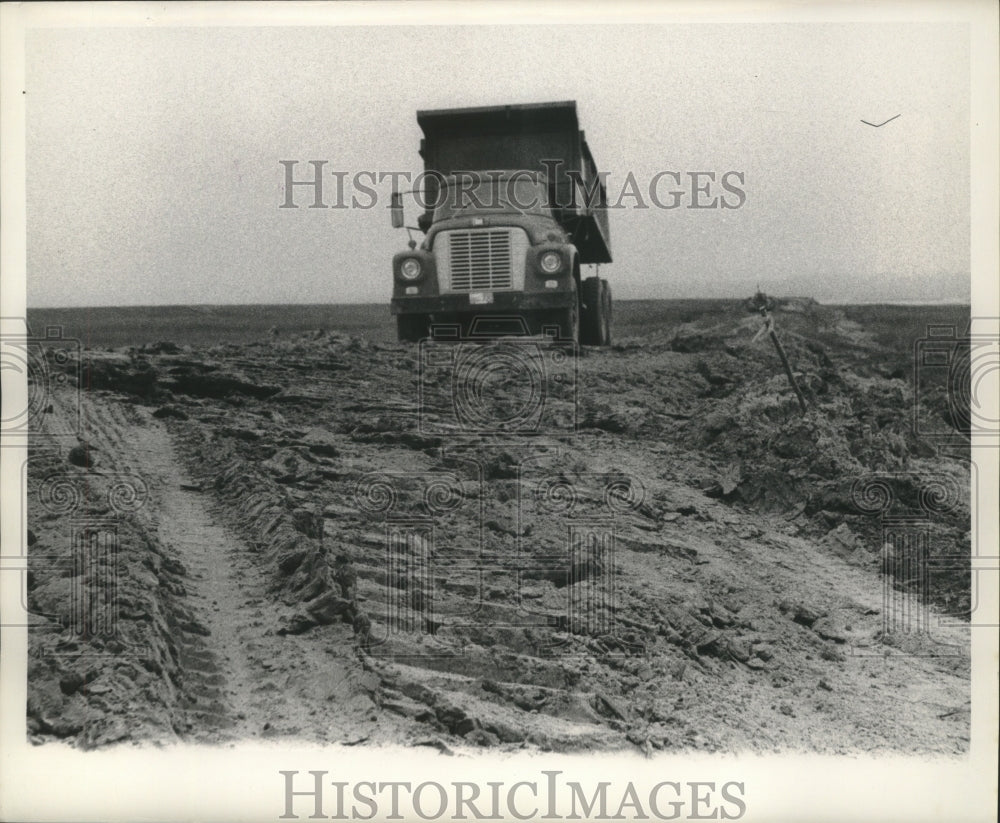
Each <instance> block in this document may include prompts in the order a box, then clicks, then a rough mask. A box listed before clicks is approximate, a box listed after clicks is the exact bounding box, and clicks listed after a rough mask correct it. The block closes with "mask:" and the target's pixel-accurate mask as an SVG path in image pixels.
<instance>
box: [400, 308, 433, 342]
mask: <svg viewBox="0 0 1000 823" xmlns="http://www.w3.org/2000/svg"><path fill="white" fill-rule="evenodd" d="M429 335H430V317H428V316H427V315H426V314H399V315H396V339H397V340H399V342H400V343H418V342H419V341H421V340H423V339H424V338H425V337H428V336H429Z"/></svg>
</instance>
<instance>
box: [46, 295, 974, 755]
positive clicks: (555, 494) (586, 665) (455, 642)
mask: <svg viewBox="0 0 1000 823" xmlns="http://www.w3.org/2000/svg"><path fill="white" fill-rule="evenodd" d="M808 312H812V313H813V315H811V316H810V315H808ZM783 330H784V332H785V335H786V345H787V347H788V349H789V353H790V356H791V358H792V360H793V363H794V364H795V368H796V369H797V371H798V374H799V378H800V380H801V382H802V383H803V385H804V386H805V387H806V391H807V397H808V399H809V402H810V410H809V412H808V413H807V414H806V415H805V416H804V417H803V416H802V415H801V414H800V413H799V412H798V408H797V404H796V402H795V398H794V396H793V395H791V393H790V391H789V390H788V388H787V385H785V384H784V383H783V379H784V378H783V375H782V373H781V371H780V367H779V368H775V364H776V361H775V358H774V357H773V353H770V352H768V351H767V349H766V348H764V347H762V346H751V345H750V344H749V339H750V338H751V337H752V334H753V331H754V329H753V328H752V325H751V324H750V323H749V322H748V321H747V320H745V319H743V318H741V317H725V318H718V317H713V318H707V319H703V320H701V321H698V320H696V321H694V322H692V323H690V324H685V325H684V326H679V327H674V328H670V329H662V330H657V331H651V333H650V334H649V335H648V336H647V337H646V338H645V339H641V340H640V339H630V340H629V339H626V340H623V341H621V342H620V343H619V344H618V345H616V346H614V347H613V348H611V349H609V350H596V349H585V350H583V351H582V352H580V353H579V356H578V357H577V356H572V352H570V353H569V354H568V355H567V353H566V351H565V349H564V348H563V349H560V348H559V347H556V346H553V345H552V344H550V343H548V342H546V341H521V342H520V343H519V344H517V345H518V346H520V348H517V347H516V346H515V347H514V348H510V347H507V349H504V348H502V347H500V348H497V347H490V346H482V345H479V346H464V347H463V344H460V345H459V346H455V344H447V345H445V344H431V346H430V347H429V348H427V347H424V348H419V347H416V348H415V347H412V346H411V347H404V346H402V345H392V344H373V343H370V342H367V341H364V340H360V339H357V338H350V337H346V336H343V335H338V334H336V333H317V334H315V335H306V336H301V337H296V338H293V339H281V338H278V339H276V340H273V341H270V342H268V343H267V344H251V345H245V346H242V345H241V346H236V345H227V346H219V347H214V348H198V349H194V348H180V347H176V346H166V345H165V346H156V347H151V348H148V349H146V350H145V351H135V350H133V351H132V352H131V353H127V352H122V353H98V352H89V353H86V354H85V358H86V366H87V367H86V368H85V370H84V378H83V381H84V387H85V390H84V391H82V392H80V393H77V392H76V391H75V390H74V388H73V387H71V386H70V387H63V388H60V389H58V390H54V393H53V396H52V411H51V413H50V414H46V415H43V416H42V418H41V420H42V429H41V431H40V432H39V437H38V438H36V441H35V443H34V444H33V455H32V460H31V464H30V467H29V528H30V529H31V536H30V540H31V543H32V549H31V550H32V552H33V555H32V556H33V558H39V559H38V560H35V561H33V563H34V566H33V572H32V575H31V579H30V580H29V598H30V600H29V602H30V604H31V606H32V609H33V610H34V611H35V612H36V613H38V614H39V615H46V616H47V617H46V618H45V619H46V620H47V621H48V623H47V625H48V626H49V628H48V629H46V628H45V627H44V626H42V627H40V628H38V629H34V630H32V632H31V654H30V660H31V663H30V673H29V680H30V682H29V695H30V696H29V706H28V718H29V734H30V735H31V738H32V739H33V740H35V741H36V742H44V741H45V740H47V739H51V738H52V737H59V738H63V739H70V740H73V741H74V742H76V743H77V744H78V745H81V746H98V745H105V744H107V743H111V742H115V741H136V742H142V741H153V740H156V741H164V740H177V739H183V740H195V741H202V742H218V743H223V742H233V741H238V740H242V739H247V738H253V737H258V736H260V737H275V738H305V739H309V740H322V741H330V742H336V741H342V742H349V743H357V744H362V743H363V744H366V745H371V744H377V743H380V742H390V741H391V742H404V743H409V744H413V745H416V744H422V745H430V746H434V747H436V748H438V749H441V750H445V749H456V748H461V747H476V746H487V747H500V748H504V749H518V748H522V747H528V748H541V749H554V750H579V749H593V748H600V749H615V748H631V747H638V748H639V749H641V750H644V751H647V752H653V751H655V750H661V749H662V750H678V749H689V748H697V749H703V750H707V751H780V750H788V749H795V750H806V751H816V752H826V753H836V752H851V751H882V750H895V751H903V752H913V753H915V752H938V753H960V752H963V751H965V750H966V748H967V746H968V737H969V726H968V724H969V715H968V706H969V660H968V631H967V628H964V627H963V624H962V623H961V621H960V620H959V621H951V624H949V625H946V626H942V625H939V624H940V623H941V622H942V612H943V611H945V610H947V611H949V612H960V611H961V607H962V605H963V604H962V603H961V596H962V595H961V592H962V580H963V578H962V576H961V574H958V576H957V577H956V579H954V580H952V579H947V580H943V581H942V580H937V579H935V581H931V582H932V584H933V585H932V586H930V588H929V589H928V587H927V586H923V588H922V587H921V585H916V584H914V582H913V580H909V579H905V577H906V576H905V575H902V574H901V573H900V570H901V569H912V568H917V566H913V565H912V562H911V561H913V558H912V557H909V556H907V557H903V556H902V555H903V554H905V553H906V552H907V551H911V550H912V551H917V550H918V549H919V550H921V551H923V550H924V549H921V548H920V547H921V546H925V545H927V544H926V543H920V542H919V540H917V542H913V541H912V540H911V541H910V542H908V543H907V542H906V541H903V542H897V543H892V539H895V538H893V537H892V535H889V537H890V538H892V539H890V541H889V544H888V545H887V544H886V535H887V532H886V526H885V521H884V519H882V518H883V516H884V514H885V512H886V511H888V510H889V509H888V508H887V507H883V509H872V508H871V507H870V506H869V508H868V509H864V508H859V507H858V505H857V504H858V502H859V501H858V495H859V494H861V495H862V498H861V502H865V499H866V498H864V495H868V497H871V495H872V494H874V492H872V489H873V488H874V489H876V490H878V489H887V490H888V494H889V496H890V498H891V500H892V501H895V503H894V504H893V505H896V504H898V505H903V506H904V507H905V506H906V505H908V503H909V501H911V500H912V499H916V498H917V497H919V496H920V494H921V493H922V491H926V489H927V488H932V490H937V491H936V493H937V497H936V498H935V499H936V500H937V501H938V503H939V504H940V503H941V499H942V494H944V492H949V493H951V492H954V494H953V497H954V499H953V500H950V502H948V504H947V505H943V504H942V505H939V506H938V508H937V509H933V510H930V511H928V510H927V509H926V507H925V508H924V509H922V510H920V512H921V513H922V515H923V519H922V520H921V521H920V522H919V523H918V532H919V534H924V535H930V536H931V538H932V539H931V540H930V544H931V545H932V546H933V547H934V548H933V550H934V551H939V552H942V553H944V554H960V553H961V551H963V547H964V551H965V553H966V554H967V552H968V543H967V539H968V529H969V524H968V503H967V498H968V483H969V479H968V468H967V465H966V464H965V463H963V461H962V459H961V456H960V455H957V456H956V455H954V454H952V453H945V452H935V451H933V447H928V446H927V445H926V444H923V443H921V442H919V441H918V439H917V438H916V437H914V435H913V434H912V433H910V432H908V430H907V425H908V419H907V416H906V415H907V409H906V408H905V402H906V401H905V398H906V390H905V389H906V387H905V384H904V381H903V379H902V378H899V377H894V376H892V375H891V374H887V373H880V371H879V369H880V368H882V366H880V363H881V362H882V360H885V361H886V362H888V360H890V359H891V357H892V356H894V355H893V353H891V352H885V351H883V350H882V349H880V347H879V346H878V345H877V344H875V343H874V342H873V340H872V339H871V338H870V336H868V335H866V334H865V332H864V330H863V329H859V328H857V327H855V326H853V325H851V324H849V323H847V322H846V321H844V319H843V318H842V317H838V316H837V315H836V313H834V312H832V311H831V310H825V309H822V308H819V307H807V308H806V310H805V313H803V312H802V310H801V309H800V310H797V311H796V312H793V311H791V310H790V311H789V312H788V314H787V315H786V316H785V317H784V321H783ZM462 358H466V360H465V361H463V360H462ZM880 358H881V359H880ZM536 367H537V368H536ZM462 369H466V371H464V372H463V371H462ZM532 369H536V371H532ZM456 375H458V377H456ZM532 380H537V381H540V382H538V383H537V385H536V384H533V383H532V382H531V381H532ZM529 384H530V385H536V388H537V389H538V393H537V394H530V393H529V394H526V393H525V386H526V385H529ZM88 386H89V389H88V388H86V387H88ZM538 398H542V400H543V401H544V402H539V400H538ZM77 404H79V405H80V408H81V410H82V413H83V414H82V420H81V425H80V431H79V434H80V437H81V439H82V441H83V443H85V448H84V449H82V450H78V451H77V452H76V453H75V456H74V454H71V451H70V447H71V446H73V445H77V444H76V443H75V441H74V442H73V443H68V442H67V441H66V440H65V439H59V438H56V437H54V436H47V434H46V433H47V432H48V434H49V435H53V434H54V433H55V432H56V431H60V430H62V429H61V428H60V427H62V428H65V425H64V424H65V421H66V420H67V419H69V418H70V417H71V414H72V413H73V412H74V410H75V409H76V407H77ZM498 421H499V422H498ZM53 478H57V479H58V478H61V480H59V482H61V483H64V484H68V485H69V486H72V487H73V488H75V489H76V490H77V492H78V494H77V496H76V497H75V498H74V499H75V500H76V501H77V502H76V503H75V504H74V506H73V507H71V508H70V509H67V507H66V506H63V507H62V508H59V507H53V505H52V499H53V497H52V494H51V490H52V488H53V483H54V482H55V481H54V480H53ZM130 478H131V479H130ZM136 478H138V480H136ZM123 479H124V481H125V482H127V483H131V486H130V488H132V489H133V491H134V490H136V489H138V490H139V492H137V493H136V494H135V495H134V499H133V500H132V501H131V505H129V506H121V505H113V504H112V503H113V495H111V490H112V489H113V488H114V486H115V484H116V483H119V484H120V482H122V481H123ZM859 482H860V483H861V485H860V486H859V485H858V484H859ZM866 484H867V485H866ZM859 489H860V492H859ZM942 489H944V492H943V491H942ZM866 490H867V491H866ZM852 494H853V497H852ZM925 496H926V495H925ZM919 499H920V500H924V497H919ZM109 501H112V502H109ZM119 502H120V501H119ZM963 506H964V507H963ZM912 508H913V507H912V506H910V508H909V509H907V511H910V509H912ZM893 511H895V510H893ZM910 513H911V514H912V511H911V512H910ZM84 522H85V523H89V525H87V526H86V529H85V531H84V532H83V533H85V534H88V535H89V534H96V533H98V532H99V531H100V529H104V530H105V532H106V533H108V534H111V533H113V534H114V538H113V541H112V543H109V544H108V545H112V548H111V550H109V551H108V552H106V553H105V555H104V559H103V560H101V561H100V562H99V563H97V564H96V565H93V566H92V567H86V568H84V567H81V566H79V565H76V566H74V557H78V556H79V553H80V551H81V549H80V545H81V544H80V540H79V535H80V534H81V532H80V529H81V528H82V527H81V526H80V523H84ZM101 523H103V524H104V525H100V524H101ZM108 523H110V524H111V525H110V526H109V525H108ZM920 530H922V531H920ZM105 532H102V533H105ZM94 539H96V538H94ZM102 539H103V538H102ZM963 541H964V542H963ZM84 542H86V541H84ZM92 543H93V539H92V540H91V543H90V544H88V545H91V544H92ZM913 546H916V547H917V548H912V547H913ZM907 547H910V548H907ZM897 555H899V556H897ZM42 558H56V560H44V561H43V560H42ZM907 563H910V564H911V565H909V566H908V565H907ZM919 568H921V569H922V568H924V567H923V566H920V567H919ZM109 579H110V580H113V581H114V585H112V586H109V583H108V580H109ZM964 579H965V581H966V582H967V576H966V577H965V578H964ZM925 582H926V581H925ZM966 590H967V589H966ZM109 591H110V592H113V598H112V595H109V594H108V592H109ZM74 593H75V594H74ZM81 597H82V598H83V599H84V600H85V601H86V602H89V603H91V604H92V605H93V604H95V603H97V604H98V605H100V604H101V603H104V601H102V600H101V599H100V598H102V597H103V598H105V600H107V601H108V602H109V603H110V602H111V599H113V600H114V604H115V607H114V609H113V612H114V614H115V621H116V622H115V625H114V626H113V627H112V629H113V630H104V631H92V630H88V631H83V632H81V630H80V629H79V626H78V625H77V624H72V621H70V620H67V619H66V617H65V612H66V611H67V609H66V603H67V602H68V601H69V602H77V601H78V600H79V599H80V598H81ZM73 598H76V600H74V599H73ZM88 598H89V599H88ZM109 598H110V599H109ZM965 607H966V608H967V603H966V604H965ZM40 620H41V618H40ZM921 620H923V621H926V622H920V621H921ZM84 622H86V621H84ZM74 626H76V630H74Z"/></svg>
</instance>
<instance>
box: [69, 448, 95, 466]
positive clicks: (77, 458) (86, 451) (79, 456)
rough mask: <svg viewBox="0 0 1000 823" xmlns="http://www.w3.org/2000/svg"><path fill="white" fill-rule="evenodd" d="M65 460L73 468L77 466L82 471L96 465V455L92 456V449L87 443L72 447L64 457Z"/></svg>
mask: <svg viewBox="0 0 1000 823" xmlns="http://www.w3.org/2000/svg"><path fill="white" fill-rule="evenodd" d="M66 459H67V460H69V462H70V463H72V464H73V465H74V466H79V467H80V468H83V469H89V468H91V467H92V466H94V465H96V464H97V455H96V454H94V447H93V446H91V445H90V444H89V443H82V444H80V445H78V446H73V448H71V449H70V450H69V454H68V455H66Z"/></svg>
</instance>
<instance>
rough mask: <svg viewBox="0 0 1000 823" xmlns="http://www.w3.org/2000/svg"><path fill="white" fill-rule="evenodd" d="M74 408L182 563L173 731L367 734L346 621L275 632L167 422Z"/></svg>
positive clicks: (272, 612) (100, 404)
mask: <svg viewBox="0 0 1000 823" xmlns="http://www.w3.org/2000/svg"><path fill="white" fill-rule="evenodd" d="M64 402H65V399H64ZM83 408H84V413H85V420H86V429H87V435H88V437H89V441H90V443H91V444H92V446H94V447H96V449H97V450H98V452H97V453H98V454H99V455H100V459H101V470H104V471H106V470H109V469H114V470H116V471H122V472H127V473H130V474H133V475H137V476H139V477H141V478H142V479H143V480H144V481H145V482H146V484H147V486H148V489H149V505H148V507H147V508H146V510H144V512H143V517H144V519H147V518H148V520H147V525H148V527H149V529H150V531H151V532H152V533H153V534H154V535H155V538H156V539H157V540H158V542H159V543H161V544H162V545H163V547H164V548H165V549H167V550H168V551H169V550H172V551H173V552H174V553H175V554H176V556H177V558H178V560H179V562H180V564H181V566H182V567H183V574H184V577H185V581H186V582H185V586H184V590H185V597H184V601H185V602H184V605H185V607H186V608H187V609H188V610H189V611H190V612H191V613H192V614H193V615H194V618H195V619H194V620H192V621H190V622H187V623H185V624H182V625H181V626H180V629H181V630H180V631H178V632H177V633H176V635H175V640H176V641H177V648H178V652H179V663H180V666H181V669H182V670H183V672H184V687H185V688H184V693H185V696H184V697H183V698H182V699H181V706H180V708H181V709H182V710H183V712H184V714H185V715H186V717H187V720H186V722H185V723H184V725H186V727H187V733H186V734H183V733H182V735H181V736H182V737H185V738H186V739H188V740H190V741H191V742H208V743H219V742H226V741H237V740H246V739H253V738H255V737H263V738H268V737H277V736H295V737H298V738H304V739H318V740H324V741H328V742H335V741H340V742H346V743H356V742H361V741H363V740H368V739H369V738H370V737H371V726H372V724H373V722H374V719H375V716H374V715H373V714H372V709H373V704H372V701H371V699H370V697H368V694H369V693H370V691H371V689H372V688H373V686H374V683H375V682H376V681H375V680H374V679H373V677H372V676H371V675H369V674H366V673H365V672H363V671H362V670H361V667H360V666H359V664H358V661H357V659H356V656H355V655H354V654H353V653H351V651H350V648H351V644H350V642H349V639H348V638H349V637H350V632H349V630H345V631H344V634H345V638H344V639H348V640H347V642H345V643H344V644H343V646H341V645H340V644H334V646H333V647H328V644H329V641H330V638H329V637H327V638H326V639H325V640H324V639H322V638H320V637H318V636H316V635H303V636H287V637H281V636H276V635H275V633H274V628H275V627H276V623H275V616H276V613H280V609H276V605H275V603H274V599H273V594H272V593H270V592H269V591H268V581H267V578H266V575H265V573H264V572H263V571H262V569H261V568H260V567H259V565H258V563H257V562H256V559H255V557H254V555H253V552H252V551H251V549H250V547H248V546H247V544H246V543H245V541H243V540H242V539H241V538H240V537H239V536H238V535H236V534H235V533H234V532H233V531H232V530H231V529H229V528H228V527H226V526H225V525H223V523H222V522H221V513H220V512H219V511H218V504H213V503H211V502H209V500H210V498H208V497H207V491H203V490H202V485H201V484H200V483H199V482H198V481H197V480H195V479H194V478H193V477H192V476H191V474H190V473H189V472H188V471H187V470H186V469H185V467H184V463H183V461H182V460H181V456H180V455H179V454H178V451H177V449H176V448H175V446H174V443H173V440H172V438H171V436H170V434H169V433H168V431H167V429H166V427H165V426H164V425H163V424H162V423H161V422H160V421H158V420H156V419H154V418H153V417H151V415H150V414H149V410H147V409H137V408H136V407H133V406H125V405H122V404H119V403H116V402H115V401H114V400H109V399H105V398H100V397H85V399H84V406H83ZM268 618H270V619H268ZM345 647H346V650H347V651H346V652H345ZM359 683H360V686H359ZM366 684H367V685H366ZM383 725H385V724H383ZM386 731H389V730H388V729H387V730H386Z"/></svg>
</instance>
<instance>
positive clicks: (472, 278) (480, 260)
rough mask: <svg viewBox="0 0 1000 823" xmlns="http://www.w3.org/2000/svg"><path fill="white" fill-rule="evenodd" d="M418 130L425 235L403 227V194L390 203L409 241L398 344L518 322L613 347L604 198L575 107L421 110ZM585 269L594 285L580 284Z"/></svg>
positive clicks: (397, 308) (398, 261)
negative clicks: (445, 330) (439, 331)
mask: <svg viewBox="0 0 1000 823" xmlns="http://www.w3.org/2000/svg"><path fill="white" fill-rule="evenodd" d="M417 123H418V124H419V125H420V128H421V129H422V131H423V135H424V136H423V139H422V140H421V142H420V155H421V157H422V158H423V161H424V173H423V174H422V175H421V179H422V187H421V188H417V189H416V190H415V191H413V192H409V193H410V194H413V195H414V199H415V200H416V201H417V203H418V205H419V207H420V208H422V209H423V212H422V213H421V214H420V216H419V218H418V220H417V226H415V227H413V226H406V225H405V221H404V214H403V202H402V195H403V194H406V192H396V191H394V192H393V195H392V203H391V209H392V224H393V226H394V227H396V228H404V227H405V228H406V229H407V230H408V231H410V235H411V236H410V242H409V249H408V250H407V251H403V252H400V253H398V254H396V255H395V256H394V258H393V261H392V269H393V295H392V301H391V304H390V308H391V312H392V314H393V315H395V317H396V323H397V332H398V337H399V339H400V340H401V341H417V340H422V339H425V338H427V337H428V336H430V335H431V330H432V328H433V327H434V326H437V325H438V324H444V325H447V324H451V326H450V327H451V328H455V327H456V326H457V327H458V328H460V329H463V330H467V329H469V328H473V327H474V328H477V329H479V330H480V331H481V330H483V329H484V328H487V329H488V328H491V327H490V325H489V322H485V323H484V322H480V321H490V320H493V321H496V324H497V325H496V327H495V328H496V329H497V330H498V333H501V332H500V331H499V329H500V328H501V327H502V326H503V323H502V322H501V321H502V320H503V321H508V320H510V319H512V318H514V319H519V320H520V321H521V322H520V324H519V326H518V325H517V324H515V327H519V328H520V329H521V330H522V331H521V332H520V333H527V334H533V335H534V334H548V335H551V336H554V337H556V338H558V339H561V340H571V341H574V342H579V343H582V344H585V345H593V346H606V345H609V344H610V343H611V314H612V306H611V288H610V286H609V285H608V283H607V281H606V280H603V279H601V278H600V276H599V271H600V270H599V266H600V264H602V263H610V262H611V245H610V233H609V227H608V215H607V202H606V191H605V188H604V184H603V180H602V178H601V176H600V175H599V174H598V170H597V166H596V164H595V163H594V158H593V156H592V155H591V153H590V148H589V147H588V146H587V141H586V140H585V139H584V133H583V131H581V130H580V126H579V122H578V119H577V110H576V102H575V101H563V102H556V103H535V104H528V105H509V106H489V107H478V108H463V109H439V110H434V111H418V112H417ZM413 232H421V233H423V240H422V242H421V243H420V244H419V245H418V244H417V242H416V240H414V239H413ZM588 265H594V266H595V267H596V270H597V272H598V274H593V275H590V276H587V277H585V278H584V277H583V276H582V274H581V271H582V268H581V267H583V266H588ZM507 327H508V328H509V326H507ZM515 333H518V332H515Z"/></svg>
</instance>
